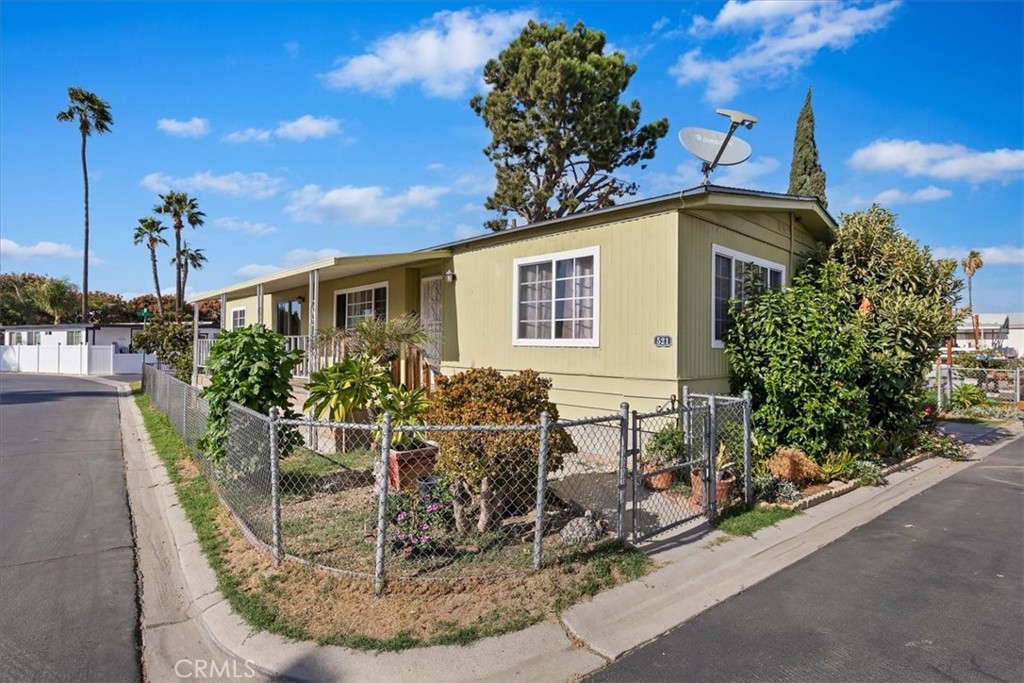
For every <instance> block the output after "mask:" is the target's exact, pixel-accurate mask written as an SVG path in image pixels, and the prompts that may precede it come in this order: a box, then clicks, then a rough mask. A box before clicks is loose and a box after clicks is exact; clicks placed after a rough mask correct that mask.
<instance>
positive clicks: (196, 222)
mask: <svg viewBox="0 0 1024 683" xmlns="http://www.w3.org/2000/svg"><path fill="white" fill-rule="evenodd" d="M159 197H160V201H161V202H162V203H161V204H157V205H156V206H154V207H153V211H155V212H156V213H159V214H163V215H167V216H170V217H171V220H172V222H173V227H174V264H175V272H174V317H175V319H177V320H181V311H182V309H183V308H184V306H185V284H184V281H183V278H182V275H183V272H182V266H181V264H182V263H184V261H182V258H181V231H182V230H183V229H184V228H185V223H188V224H189V225H190V226H191V227H193V228H198V227H199V226H201V225H202V224H203V219H204V218H205V217H206V214H205V213H203V212H202V211H200V210H199V201H198V200H197V199H196V198H195V197H189V196H188V195H187V194H185V193H184V192H168V193H167V194H162V195H159Z"/></svg>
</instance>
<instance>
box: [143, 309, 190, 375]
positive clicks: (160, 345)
mask: <svg viewBox="0 0 1024 683" xmlns="http://www.w3.org/2000/svg"><path fill="white" fill-rule="evenodd" d="M132 345H133V346H134V347H135V348H136V349H138V350H140V351H144V352H146V353H153V354H156V358H157V360H158V361H159V362H161V363H165V364H167V365H170V366H171V367H173V368H174V375H175V377H177V378H178V379H180V380H181V381H182V382H188V383H191V382H192V354H193V349H192V328H191V326H189V325H187V324H185V323H179V322H174V321H170V320H155V321H153V322H150V323H147V324H146V325H145V326H144V327H143V329H142V331H141V332H138V333H136V334H135V335H134V336H133V337H132Z"/></svg>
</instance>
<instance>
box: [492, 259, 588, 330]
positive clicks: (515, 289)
mask: <svg viewBox="0 0 1024 683" xmlns="http://www.w3.org/2000/svg"><path fill="white" fill-rule="evenodd" d="M581 256H593V257H594V336H593V337H592V338H591V339H554V338H552V339H520V338H519V267H520V266H527V265H532V264H535V263H545V262H549V261H550V262H551V263H552V264H553V263H554V262H555V261H562V260H565V259H570V258H578V257H581ZM551 272H552V277H554V272H555V270H554V268H552V271H551ZM552 291H554V290H553V287H552ZM551 314H552V319H553V316H554V309H553V308H552V311H551ZM512 346H556V347H557V346H562V347H575V348H597V347H599V346H601V247H586V248H583V249H572V250H570V251H559V252H555V253H551V254H538V255H536V256H524V257H522V258H517V259H513V261H512Z"/></svg>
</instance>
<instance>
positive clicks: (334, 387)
mask: <svg viewBox="0 0 1024 683" xmlns="http://www.w3.org/2000/svg"><path fill="white" fill-rule="evenodd" d="M390 387H391V376H390V375H389V374H388V371H387V370H386V369H385V368H384V366H383V365H382V364H381V362H380V360H379V359H378V358H377V357H375V356H371V355H369V354H366V353H353V354H350V355H348V356H345V358H344V359H343V360H342V361H341V362H339V363H335V364H334V365H331V366H329V367H326V368H324V369H323V370H316V371H314V372H311V373H310V374H309V382H308V383H307V384H306V391H307V392H309V397H308V398H307V399H306V402H305V404H303V406H302V410H304V411H306V412H308V413H310V415H312V416H313V418H315V419H317V420H324V419H326V420H331V421H334V422H345V421H347V420H349V419H351V418H352V415H353V413H355V411H357V410H365V409H368V408H370V409H372V407H373V405H374V404H375V402H376V401H378V400H379V399H380V397H381V395H383V394H384V393H386V392H387V391H388V389H389V388H390Z"/></svg>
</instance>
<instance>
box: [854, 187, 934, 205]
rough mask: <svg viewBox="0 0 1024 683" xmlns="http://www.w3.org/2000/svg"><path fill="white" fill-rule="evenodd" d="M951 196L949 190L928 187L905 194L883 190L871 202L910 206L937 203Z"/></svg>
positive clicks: (895, 190)
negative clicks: (917, 203) (916, 203)
mask: <svg viewBox="0 0 1024 683" xmlns="http://www.w3.org/2000/svg"><path fill="white" fill-rule="evenodd" d="M952 196H953V193H952V192H951V191H949V190H946V189H943V188H941V187H935V186H934V185H929V186H928V187H924V188H921V189H920V190H914V191H913V192H905V191H903V190H898V189H895V188H894V189H891V190H885V191H884V192H879V193H878V195H877V196H875V198H874V199H872V200H871V201H872V203H875V204H911V203H915V202H937V201H939V200H940V199H946V198H947V197H952Z"/></svg>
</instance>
